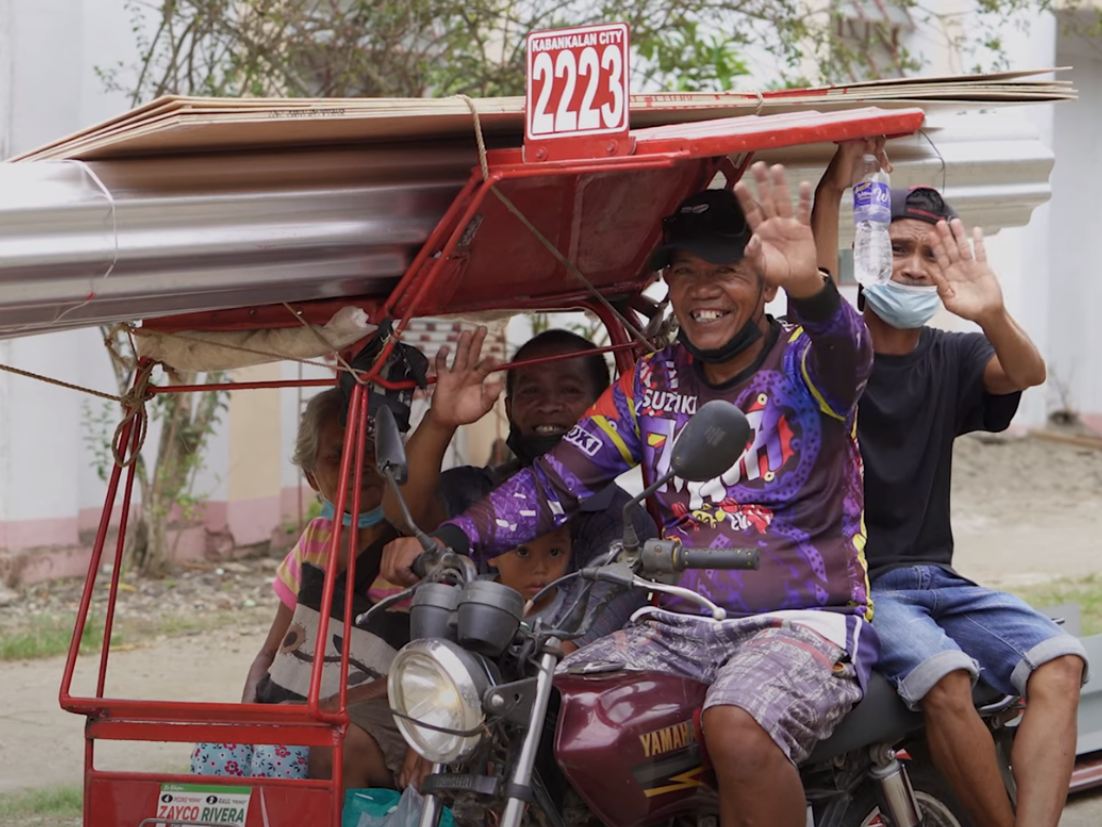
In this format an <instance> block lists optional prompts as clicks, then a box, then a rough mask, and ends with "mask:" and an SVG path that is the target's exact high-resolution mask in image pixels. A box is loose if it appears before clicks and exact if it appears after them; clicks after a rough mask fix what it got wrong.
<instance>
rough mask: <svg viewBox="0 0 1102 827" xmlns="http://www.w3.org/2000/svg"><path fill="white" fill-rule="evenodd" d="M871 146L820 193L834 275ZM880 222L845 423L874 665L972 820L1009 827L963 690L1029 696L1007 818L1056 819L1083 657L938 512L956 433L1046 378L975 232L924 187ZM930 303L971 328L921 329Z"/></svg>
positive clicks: (818, 223)
mask: <svg viewBox="0 0 1102 827" xmlns="http://www.w3.org/2000/svg"><path fill="white" fill-rule="evenodd" d="M880 148H882V142H880V144H879V146H877V145H874V144H869V145H864V142H857V143H855V144H843V145H842V146H841V147H840V148H839V150H838V154H837V155H836V156H835V159H834V161H833V162H832V163H831V166H830V168H829V169H828V170H827V174H826V175H825V176H824V178H823V181H822V182H821V183H820V185H819V189H818V191H817V192H816V199H815V211H814V215H813V218H812V226H813V227H814V229H815V233H816V243H817V245H818V249H819V256H820V262H819V263H820V265H821V266H824V267H826V268H828V269H831V270H832V272H836V265H837V250H838V203H839V201H840V200H841V195H842V193H843V192H844V191H845V189H846V187H848V186H849V183H850V181H851V180H852V177H851V176H852V169H853V166H854V162H855V161H856V160H857V159H859V158H860V156H861V155H862V154H863V153H864V152H867V151H870V150H871V151H874V152H875V151H877V150H878V149H880ZM890 232H891V245H892V277H891V281H889V282H888V283H886V284H879V285H875V286H872V287H869V288H864V289H863V290H862V292H861V300H862V301H863V303H864V318H865V322H866V324H867V325H868V328H869V332H870V333H871V335H872V342H873V349H874V351H875V353H876V357H875V362H874V365H873V371H872V376H871V378H870V379H869V384H868V387H867V389H866V391H865V395H864V397H863V398H862V400H861V403H860V407H859V411H858V419H857V422H858V439H859V441H860V445H861V454H862V457H863V459H864V463H865V521H866V526H867V531H868V538H867V542H866V546H865V554H866V558H867V561H868V565H869V577H870V580H871V585H872V597H873V605H874V612H875V614H874V618H873V627H874V628H875V629H876V630H877V631H878V632H879V635H880V640H881V647H882V656H881V661H880V664H879V666H878V669H880V671H882V672H883V673H884V674H885V675H886V676H887V677H888V679H889V680H891V681H892V683H893V684H894V685H895V686H896V688H897V689H898V691H899V694H900V696H901V697H902V698H903V700H904V701H906V702H907V703H908V704H909V705H911V706H912V707H913V708H919V707H921V708H922V709H923V710H924V712H925V716H926V724H927V734H928V739H929V745H930V751H931V754H932V756H933V759H934V761H935V763H936V764H937V766H938V767H939V769H941V771H942V772H943V773H944V774H945V776H946V778H947V779H948V780H949V782H950V784H951V785H952V787H953V790H954V792H955V793H956V794H957V797H958V798H959V799H960V801H961V803H962V804H963V805H964V806H965V807H966V809H967V810H968V812H969V814H970V815H971V816H972V818H973V819H974V820H975V822H976V823H977V824H978V825H982V827H988V825H990V827H1011V825H1014V824H1015V813H1014V810H1013V809H1012V807H1011V804H1010V800H1009V798H1008V796H1007V794H1006V792H1005V789H1004V787H1003V784H1002V780H1001V778H1000V775H999V770H998V766H997V764H996V760H995V748H994V743H993V741H992V738H991V735H990V733H989V732H988V730H987V728H986V727H985V726H984V725H983V723H982V721H981V720H980V718H979V716H978V715H977V714H976V712H975V709H974V707H973V704H972V687H973V685H974V683H975V682H976V680H977V678H978V677H979V676H980V675H982V677H983V679H984V681H985V682H986V683H988V684H990V685H992V686H994V687H995V688H996V689H998V690H1000V691H1003V692H1006V693H1018V694H1021V695H1022V696H1024V697H1026V698H1027V701H1028V708H1027V710H1026V712H1025V714H1024V716H1023V719H1022V722H1021V724H1020V726H1019V727H1018V731H1017V734H1016V737H1015V740H1014V747H1013V754H1012V756H1011V765H1012V767H1013V772H1014V778H1015V781H1016V784H1017V787H1018V805H1017V824H1021V825H1029V827H1056V824H1057V822H1058V821H1059V818H1060V812H1061V811H1062V809H1063V805H1064V800H1065V798H1066V796H1067V790H1068V783H1069V779H1070V776H1071V770H1072V766H1073V764H1074V761H1075V741H1076V709H1077V706H1078V702H1079V687H1080V686H1081V684H1082V682H1083V680H1084V677H1085V672H1086V668H1085V667H1086V652H1085V650H1084V649H1083V646H1082V644H1081V643H1080V641H1079V640H1078V639H1076V638H1074V637H1072V636H1071V635H1068V634H1067V633H1065V632H1064V631H1063V630H1061V629H1060V628H1059V627H1058V626H1057V625H1056V624H1054V623H1053V622H1052V621H1051V620H1049V619H1048V618H1046V617H1044V616H1043V615H1041V614H1039V613H1038V612H1036V611H1035V610H1033V609H1032V608H1030V607H1029V606H1028V605H1027V604H1025V603H1024V602H1023V601H1021V600H1019V599H1018V598H1016V597H1013V596H1012V595H1009V594H1005V593H1001V592H995V591H991V590H989V589H984V588H982V587H980V586H978V585H976V584H975V583H973V582H972V581H970V580H968V579H966V578H964V577H961V576H960V575H958V574H957V573H956V572H955V571H953V569H952V566H951V563H952V555H953V535H952V531H951V528H950V510H949V490H950V475H951V467H952V456H953V441H954V440H955V439H956V438H957V437H958V436H960V435H962V434H966V433H969V432H971V431H980V430H983V431H1002V430H1005V429H1006V428H1007V427H1008V426H1009V425H1010V421H1011V419H1012V418H1013V417H1014V414H1015V412H1016V411H1017V408H1018V402H1019V400H1020V398H1021V392H1022V391H1023V390H1024V389H1025V388H1028V387H1032V386H1035V385H1039V384H1041V383H1042V382H1043V381H1044V380H1045V364H1044V360H1043V359H1042V357H1041V355H1040V353H1039V352H1038V351H1037V349H1036V348H1035V347H1034V345H1033V343H1032V342H1030V340H1029V337H1028V336H1026V334H1025V332H1024V331H1023V330H1022V329H1021V328H1020V327H1019V326H1018V325H1017V324H1016V323H1015V322H1014V320H1013V319H1012V318H1011V317H1010V314H1009V313H1008V312H1007V310H1006V307H1005V305H1004V303H1003V298H1002V291H1001V290H1000V288H999V282H998V279H997V278H996V276H995V274H994V272H993V271H992V270H991V268H990V266H989V265H988V263H987V257H986V253H985V250H984V246H983V237H982V233H981V232H980V231H979V230H978V229H977V230H975V231H974V232H973V243H972V244H970V243H969V240H968V237H967V236H966V234H965V231H964V227H963V225H962V224H961V222H960V220H959V219H958V218H957V217H956V213H955V211H954V210H953V209H952V208H951V207H950V206H949V205H948V204H946V203H945V201H944V200H943V199H942V197H941V195H940V194H939V193H938V192H937V191H936V190H934V189H931V188H927V187H916V188H913V189H911V190H893V192H892V224H891V228H890ZM940 305H944V306H945V308H946V309H947V310H948V311H949V312H951V313H953V314H955V315H957V316H959V317H961V318H963V319H967V320H968V321H972V322H975V323H976V324H978V325H979V327H980V328H981V330H982V331H983V332H982V333H948V332H945V331H942V330H937V329H935V328H932V327H927V326H926V323H927V322H928V321H929V320H930V319H931V318H932V317H933V315H934V313H935V312H936V311H937V309H938V307H939V306H940Z"/></svg>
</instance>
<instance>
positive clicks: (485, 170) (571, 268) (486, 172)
mask: <svg viewBox="0 0 1102 827" xmlns="http://www.w3.org/2000/svg"><path fill="white" fill-rule="evenodd" d="M456 97H457V98H459V99H460V100H462V101H464V102H465V103H466V104H467V107H468V108H469V109H470V110H471V118H472V119H473V121H474V137H475V141H476V143H477V144H478V164H479V166H480V167H481V169H482V180H483V181H484V182H486V183H488V184H489V185H490V192H492V193H493V194H494V195H495V196H497V199H498V201H500V202H501V203H502V204H503V205H504V206H505V209H507V210H508V211H509V212H510V213H512V214H513V215H514V216H515V217H516V218H517V220H518V221H520V223H521V224H523V225H524V226H525V227H526V228H527V229H528V231H529V232H530V233H532V235H534V236H535V237H536V240H537V241H539V243H540V244H542V245H543V246H544V247H546V248H547V251H548V252H549V253H551V255H552V256H554V257H555V260H556V261H558V262H559V263H560V264H561V265H562V266H563V267H564V268H565V269H566V271H567V272H568V273H570V275H572V276H573V277H574V278H576V279H577V280H578V281H580V282H581V283H582V284H583V285H584V286H585V288H586V290H588V291H589V292H590V293H592V294H593V297H594V298H595V299H597V301H599V302H600V303H601V304H603V305H604V306H605V307H606V308H607V309H608V311H609V312H610V313H612V315H613V316H615V317H616V319H617V320H618V321H619V322H620V324H622V325H623V326H624V328H625V329H626V330H627V331H628V332H629V333H631V335H632V336H633V337H635V338H636V339H637V340H638V341H639V342H641V343H642V344H644V345H646V347H647V349H648V350H649V349H653V345H652V344H651V342H649V341H648V340H647V337H646V336H645V335H644V334H643V332H642V331H641V330H640V329H639V328H638V327H637V326H636V325H635V324H633V323H632V322H631V321H630V320H629V319H628V318H627V317H626V316H624V315H623V314H622V313H621V312H620V311H619V310H617V309H616V307H615V306H614V305H613V304H612V302H610V301H609V300H608V299H606V298H605V297H604V296H603V295H602V294H601V292H600V291H599V290H598V289H597V288H596V287H595V286H594V284H593V282H591V281H590V280H589V279H587V278H586V277H585V275H584V274H583V273H582V271H581V270H579V269H578V268H577V267H576V266H575V264H574V262H572V261H571V260H570V259H568V258H567V257H566V256H565V255H563V254H562V252H561V251H560V250H559V248H558V247H556V246H555V245H554V244H553V243H551V240H550V239H549V238H547V236H545V235H544V234H543V233H541V232H540V231H539V229H538V228H537V227H536V225H535V224H533V223H532V222H531V221H530V220H529V219H528V216H526V215H525V214H524V213H523V212H521V210H520V208H519V207H517V205H516V204H514V203H513V202H512V200H510V198H509V197H508V196H507V195H505V193H503V192H502V191H501V190H499V189H498V187H497V182H491V180H490V164H489V160H488V158H487V154H486V139H485V136H484V135H483V134H482V119H481V118H480V117H479V115H478V107H477V106H476V105H475V102H474V101H473V100H471V98H469V97H467V96H466V95H456Z"/></svg>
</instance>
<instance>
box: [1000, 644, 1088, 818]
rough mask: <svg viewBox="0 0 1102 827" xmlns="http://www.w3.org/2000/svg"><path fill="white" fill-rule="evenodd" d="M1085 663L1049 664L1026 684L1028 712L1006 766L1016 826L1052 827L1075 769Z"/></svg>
mask: <svg viewBox="0 0 1102 827" xmlns="http://www.w3.org/2000/svg"><path fill="white" fill-rule="evenodd" d="M1082 680H1083V661H1081V660H1080V659H1079V658H1078V657H1077V656H1076V655H1065V656H1063V657H1060V658H1056V659H1055V660H1050V661H1049V662H1048V663H1045V664H1043V665H1041V666H1040V667H1038V668H1037V669H1036V670H1034V672H1033V674H1032V675H1030V676H1029V681H1028V682H1027V683H1026V691H1027V697H1026V710H1025V714H1024V715H1023V716H1022V721H1021V723H1020V724H1019V725H1018V731H1017V733H1015V735H1014V748H1013V750H1012V751H1011V756H1010V765H1011V767H1012V768H1013V770H1014V781H1015V783H1016V784H1017V785H1018V824H1020V825H1022V827H1027V825H1028V827H1056V825H1057V823H1058V822H1059V821H1060V814H1061V813H1062V812H1063V810H1064V802H1065V801H1066V800H1067V797H1068V784H1069V783H1070V781H1071V771H1072V769H1073V767H1074V766H1075V739H1076V715H1077V712H1078V708H1079V688H1080V686H1081V685H1082Z"/></svg>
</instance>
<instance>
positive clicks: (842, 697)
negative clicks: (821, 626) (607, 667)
mask: <svg viewBox="0 0 1102 827" xmlns="http://www.w3.org/2000/svg"><path fill="white" fill-rule="evenodd" d="M597 661H600V662H606V663H616V664H622V665H623V666H624V667H625V668H626V669H630V670H637V671H656V672H665V673H667V674H671V675H677V676H679V677H683V678H688V679H690V680H695V681H699V682H701V683H705V684H708V686H709V688H708V694H707V695H706V696H705V701H704V709H708V708H710V707H713V706H737V707H739V708H740V709H743V710H745V711H746V712H747V713H749V714H750V716H751V717H752V718H753V719H754V720H755V721H757V722H758V724H759V725H760V726H761V728H762V729H764V730H765V731H766V732H767V733H769V736H770V737H771V738H772V739H773V741H774V743H776V745H777V746H778V747H780V748H781V750H782V751H783V752H784V754H785V755H787V756H788V758H789V760H791V761H792V762H793V763H794V764H799V763H800V762H801V761H803V760H804V759H805V758H807V756H808V755H809V754H810V753H811V750H812V749H813V748H814V747H815V744H816V743H818V742H819V741H821V740H822V739H824V738H827V737H829V736H830V734H831V733H832V732H833V731H834V728H835V727H836V726H837V725H838V723H839V722H840V721H841V720H842V718H843V717H845V715H846V713H848V712H849V711H850V709H852V708H853V705H854V704H855V703H857V702H858V701H859V700H861V687H860V685H859V684H858V682H857V675H856V670H855V669H854V667H853V664H852V663H850V662H849V660H848V659H847V657H846V655H845V652H843V651H842V649H840V648H839V647H837V646H835V645H834V644H833V643H831V642H830V641H829V640H827V639H826V638H824V637H822V636H821V635H819V634H818V633H816V632H814V631H812V630H811V629H809V628H807V627H805V626H801V625H799V624H793V623H788V622H786V621H778V620H777V619H775V618H774V619H769V618H754V617H751V618H745V619H743V620H734V621H726V622H724V623H714V622H712V621H710V620H706V619H703V618H698V617H693V616H692V615H675V614H673V613H670V612H664V613H662V614H660V615H650V616H647V617H644V618H641V619H640V621H639V622H638V623H634V624H632V625H630V626H628V627H627V628H625V629H623V630H621V631H619V632H615V633H613V634H611V635H609V636H608V637H604V638H601V639H600V640H598V641H595V642H593V643H591V644H589V645H588V646H586V647H584V648H582V649H579V650H578V651H577V652H575V653H574V654H572V655H570V656H569V657H568V658H566V659H565V660H564V661H563V662H562V665H561V667H560V668H562V669H569V668H571V667H575V666H580V665H581V664H584V663H591V662H597Z"/></svg>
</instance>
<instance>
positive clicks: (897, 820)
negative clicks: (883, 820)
mask: <svg viewBox="0 0 1102 827" xmlns="http://www.w3.org/2000/svg"><path fill="white" fill-rule="evenodd" d="M870 757H871V758H872V766H871V767H870V768H869V776H870V777H871V778H872V779H873V781H874V782H875V783H876V786H877V790H878V792H879V794H880V802H881V809H882V810H883V811H884V813H885V815H887V817H888V820H889V821H890V822H891V823H892V825H894V827H919V825H921V824H922V816H921V815H920V814H919V811H918V800H917V799H916V798H915V793H914V789H913V788H912V787H911V780H910V779H909V778H908V777H907V769H906V767H904V766H903V764H902V763H901V762H900V760H899V759H898V758H897V757H896V755H895V750H893V749H892V748H891V747H890V746H888V745H887V744H880V745H877V746H875V747H872V749H871V750H870Z"/></svg>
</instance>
